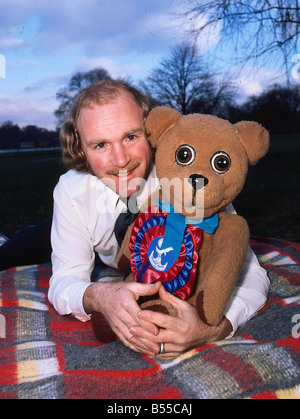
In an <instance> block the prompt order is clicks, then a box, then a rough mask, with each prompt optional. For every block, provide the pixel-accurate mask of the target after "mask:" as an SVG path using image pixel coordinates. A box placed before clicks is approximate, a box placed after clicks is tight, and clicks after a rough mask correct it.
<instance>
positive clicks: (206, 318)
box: [196, 291, 223, 326]
mask: <svg viewBox="0 0 300 419" xmlns="http://www.w3.org/2000/svg"><path fill="white" fill-rule="evenodd" d="M196 309H197V313H198V316H199V317H200V319H201V320H202V321H203V323H205V324H207V325H208V326H218V325H219V324H220V323H221V321H222V319H223V312H219V310H216V305H215V304H208V301H206V300H205V301H204V291H201V292H199V294H198V296H197V300H196Z"/></svg>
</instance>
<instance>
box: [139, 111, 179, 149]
mask: <svg viewBox="0 0 300 419" xmlns="http://www.w3.org/2000/svg"><path fill="white" fill-rule="evenodd" d="M180 117H181V114H180V113H179V112H177V111H176V110H175V109H171V108H168V107H166V106H157V107H156V108H154V109H152V111H151V112H150V113H149V115H148V117H147V119H146V134H147V137H148V141H149V142H150V144H151V146H152V147H153V148H156V147H157V145H158V143H159V141H160V139H161V138H162V136H163V135H164V134H165V133H166V132H167V131H168V130H169V129H171V128H172V127H174V125H175V124H176V122H177V121H178V120H179V119H180Z"/></svg>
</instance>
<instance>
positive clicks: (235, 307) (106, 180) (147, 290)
mask: <svg viewBox="0 0 300 419" xmlns="http://www.w3.org/2000/svg"><path fill="white" fill-rule="evenodd" d="M149 111H150V105H149V101H148V99H147V98H146V97H145V96H144V95H142V94H141V93H140V92H139V91H138V90H136V89H133V88H131V87H130V86H128V85H127V84H125V83H121V82H115V81H104V82H99V83H96V84H94V85H92V86H89V87H87V88H86V89H83V90H82V91H81V92H80V94H79V95H78V97H77V98H76V101H75V103H74V106H73V108H72V110H71V113H70V117H69V118H68V120H67V121H66V123H65V124H64V126H63V128H62V130H61V141H62V147H63V151H64V160H65V163H66V166H67V168H69V169H71V170H69V171H68V172H67V173H66V174H65V175H63V176H62V177H61V178H60V180H59V183H58V185H57V186H56V188H55V191H54V215H53V225H52V247H53V253H52V264H53V276H52V278H51V281H50V289H49V299H50V301H51V303H52V304H53V305H54V307H55V309H56V310H57V311H58V312H59V313H60V314H61V315H66V314H72V315H73V316H75V317H76V318H77V319H79V320H81V321H88V320H89V319H90V314H91V313H92V312H101V313H102V314H103V315H104V316H105V318H106V320H107V321H108V323H109V325H110V327H111V328H112V330H113V331H114V332H115V333H116V335H117V336H118V338H119V339H120V340H121V341H122V342H123V343H124V344H125V345H126V346H128V347H129V348H131V349H132V350H134V351H137V352H141V353H145V354H148V355H157V354H160V355H161V356H177V355H179V354H180V353H182V352H184V351H186V350H188V349H189V348H192V347H196V346H200V345H204V344H207V343H209V342H213V341H216V340H220V339H223V338H225V337H227V336H228V335H229V334H230V333H232V332H234V331H235V330H236V329H237V327H238V326H239V325H241V324H243V323H245V322H246V321H247V320H248V319H249V318H250V317H252V316H253V315H254V314H256V313H257V311H258V310H259V309H260V308H261V307H262V306H263V305H264V303H265V301H266V296H267V293H268V287H269V281H268V278H267V276H266V273H265V271H264V270H263V269H262V268H261V267H260V266H259V264H258V261H257V259H256V257H255V256H254V254H253V252H252V251H251V250H250V248H249V251H248V255H247V260H246V262H245V265H244V269H243V272H242V274H241V277H240V280H239V283H238V286H237V287H236V289H235V291H234V295H233V297H232V299H231V301H230V303H229V305H228V308H227V310H226V313H225V315H226V316H225V317H224V319H223V321H222V322H221V324H220V325H219V326H217V327H209V326H207V325H205V324H204V323H202V322H201V320H200V319H199V317H198V315H197V312H196V309H195V308H194V307H192V306H191V305H190V304H188V303H187V302H185V301H182V300H180V299H178V298H176V297H175V296H173V295H171V294H169V293H167V292H166V291H165V289H164V287H163V286H161V284H160V283H157V284H140V283H131V282H121V283H120V282H119V283H116V282H111V281H109V278H108V279H107V281H102V282H97V283H91V274H92V271H93V268H94V264H95V255H96V254H98V255H99V257H100V258H101V260H102V261H103V262H104V263H105V264H107V265H108V266H111V267H116V259H117V255H118V252H119V249H120V248H119V244H118V242H117V239H116V235H115V233H114V228H115V225H116V222H117V219H118V217H119V215H120V214H121V213H122V212H124V211H125V210H126V209H127V207H126V204H125V203H124V201H126V200H124V199H122V198H129V197H133V196H134V197H136V205H137V207H138V208H139V207H140V205H141V204H142V203H143V202H144V201H145V200H146V199H147V197H148V196H149V195H150V194H151V193H152V192H154V190H155V189H157V188H158V187H159V185H158V180H157V178H156V173H155V167H154V165H153V162H152V151H151V149H150V147H149V144H148V142H147V138H146V133H145V130H144V121H145V119H146V118H147V115H148V113H149ZM157 292H159V295H160V297H161V298H162V299H163V300H165V301H169V302H170V303H172V304H173V305H174V306H175V307H176V308H177V311H178V313H179V314H178V317H177V318H173V317H170V316H166V315H163V314H160V313H152V312H149V311H141V310H140V308H139V306H138V304H137V300H138V298H139V296H142V295H154V294H156V293H157ZM158 327H160V328H163V329H159V328H158Z"/></svg>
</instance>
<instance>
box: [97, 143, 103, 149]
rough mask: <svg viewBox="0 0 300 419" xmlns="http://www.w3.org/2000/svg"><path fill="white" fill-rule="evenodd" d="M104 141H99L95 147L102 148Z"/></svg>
mask: <svg viewBox="0 0 300 419" xmlns="http://www.w3.org/2000/svg"><path fill="white" fill-rule="evenodd" d="M104 145H105V144H104V143H99V144H97V148H103V147H104Z"/></svg>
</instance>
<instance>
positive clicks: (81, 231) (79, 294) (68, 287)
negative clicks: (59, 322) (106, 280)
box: [48, 182, 95, 321]
mask: <svg viewBox="0 0 300 419" xmlns="http://www.w3.org/2000/svg"><path fill="white" fill-rule="evenodd" d="M51 243H52V249H53V251H52V269H53V275H52V277H51V279H50V287H49V293H48V298H49V301H50V302H51V304H52V305H53V306H54V308H55V309H56V311H57V312H58V313H59V314H60V315H67V314H72V315H73V316H75V317H76V318H77V319H78V320H81V321H88V320H89V319H90V316H88V315H87V314H86V313H85V311H84V308H83V295H84V292H85V290H86V288H87V287H88V286H89V285H90V284H91V280H90V277H91V273H92V270H93V266H94V260H95V256H94V251H93V244H92V239H91V237H90V234H89V231H88V229H87V228H86V227H85V223H84V219H83V218H82V216H81V215H80V214H79V212H78V211H77V210H76V205H75V204H74V202H72V199H71V198H70V197H69V196H68V193H67V191H66V190H65V188H64V184H63V182H59V183H58V185H57V186H56V188H55V190H54V212H53V224H52V231H51Z"/></svg>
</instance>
